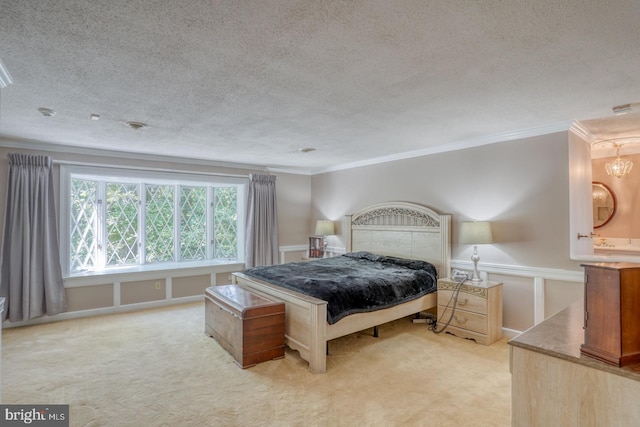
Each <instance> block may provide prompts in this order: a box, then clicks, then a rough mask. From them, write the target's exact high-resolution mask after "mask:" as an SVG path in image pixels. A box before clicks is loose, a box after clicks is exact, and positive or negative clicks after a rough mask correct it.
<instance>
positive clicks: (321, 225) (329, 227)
mask: <svg viewBox="0 0 640 427" xmlns="http://www.w3.org/2000/svg"><path fill="white" fill-rule="evenodd" d="M334 234H336V229H335V227H334V225H333V221H329V220H328V219H320V220H318V221H316V236H332V235H334Z"/></svg>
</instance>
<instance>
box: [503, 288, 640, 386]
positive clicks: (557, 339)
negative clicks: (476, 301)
mask: <svg viewBox="0 0 640 427" xmlns="http://www.w3.org/2000/svg"><path fill="white" fill-rule="evenodd" d="M583 325H584V301H583V300H579V301H577V302H575V303H573V304H572V305H570V306H569V307H567V308H565V309H564V310H562V311H561V312H559V313H557V314H555V315H553V316H551V317H550V318H548V319H547V320H545V321H544V322H542V323H540V324H539V325H536V326H534V327H532V328H530V329H528V330H526V331H525V332H523V333H522V334H520V335H518V336H517V337H515V338H512V339H511V340H509V344H510V345H512V346H514V347H521V348H524V349H527V350H531V351H535V352H537V353H542V354H546V355H548V356H552V357H557V358H559V359H563V360H566V361H569V362H572V363H577V364H580V365H584V366H588V367H591V368H594V369H599V370H601V371H605V372H610V373H612V374H615V375H620V376H623V377H627V378H630V379H633V380H636V381H640V364H635V365H629V366H624V367H622V368H619V367H617V366H613V365H609V364H606V363H604V362H601V361H599V360H596V359H593V358H591V357H589V356H586V355H582V354H580V346H581V345H582V343H583V342H584V330H583V329H582V327H583Z"/></svg>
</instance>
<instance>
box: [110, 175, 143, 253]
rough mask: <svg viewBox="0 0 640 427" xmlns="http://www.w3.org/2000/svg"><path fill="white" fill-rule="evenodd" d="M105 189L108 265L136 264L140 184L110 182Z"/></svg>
mask: <svg viewBox="0 0 640 427" xmlns="http://www.w3.org/2000/svg"><path fill="white" fill-rule="evenodd" d="M106 190H107V191H106V198H107V205H106V208H107V215H106V227H107V228H106V230H107V241H106V245H107V252H106V256H107V265H122V264H137V263H138V262H139V259H138V253H139V251H138V242H139V240H138V229H139V227H138V223H139V215H140V213H139V206H140V203H139V202H140V195H139V187H138V185H137V184H122V183H107V188H106Z"/></svg>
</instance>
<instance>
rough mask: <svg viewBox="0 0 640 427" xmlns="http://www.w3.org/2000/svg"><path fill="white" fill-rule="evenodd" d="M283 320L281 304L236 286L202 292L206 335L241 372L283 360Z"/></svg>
mask: <svg viewBox="0 0 640 427" xmlns="http://www.w3.org/2000/svg"><path fill="white" fill-rule="evenodd" d="M284 316H285V306H284V303H282V302H276V301H272V300H270V299H267V298H265V297H263V296H261V295H258V294H256V293H253V292H251V291H249V290H248V289H246V288H243V287H241V286H238V285H221V286H211V287H209V288H207V289H206V290H205V333H206V334H207V335H209V336H210V337H213V338H214V339H215V340H216V341H218V343H220V345H221V346H222V348H224V349H225V350H227V351H228V352H229V353H230V354H231V355H232V356H233V358H234V360H235V362H236V363H237V364H238V365H239V366H240V367H242V368H248V367H251V366H254V365H255V364H257V363H260V362H264V361H267V360H271V359H280V358H283V357H284Z"/></svg>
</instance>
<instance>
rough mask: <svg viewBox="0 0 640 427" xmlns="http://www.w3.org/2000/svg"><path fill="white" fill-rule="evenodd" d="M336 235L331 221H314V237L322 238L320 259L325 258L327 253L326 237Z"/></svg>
mask: <svg viewBox="0 0 640 427" xmlns="http://www.w3.org/2000/svg"><path fill="white" fill-rule="evenodd" d="M334 234H336V229H335V226H334V224H333V221H330V220H328V219H320V220H318V221H316V236H322V257H323V258H324V257H326V253H327V236H332V235H334Z"/></svg>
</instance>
